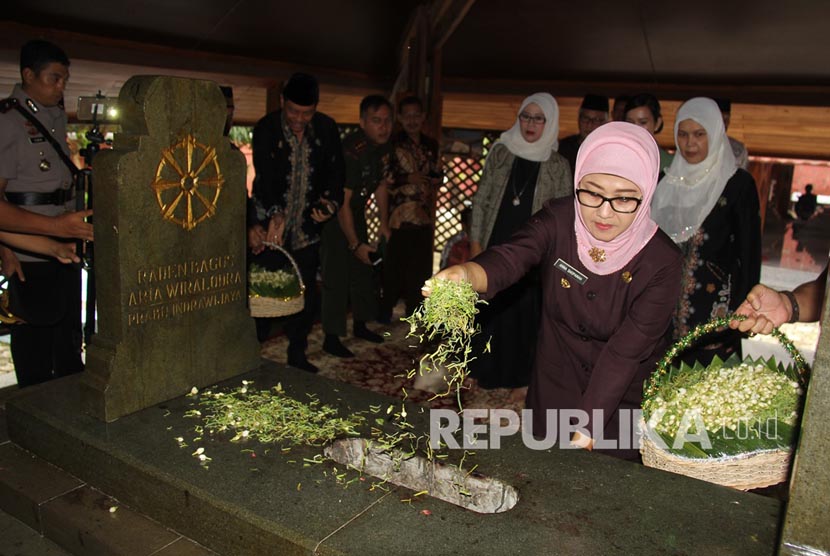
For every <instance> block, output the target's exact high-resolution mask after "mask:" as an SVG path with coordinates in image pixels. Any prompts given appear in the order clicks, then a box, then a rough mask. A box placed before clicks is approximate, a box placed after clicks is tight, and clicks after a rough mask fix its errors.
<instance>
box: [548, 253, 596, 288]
mask: <svg viewBox="0 0 830 556" xmlns="http://www.w3.org/2000/svg"><path fill="white" fill-rule="evenodd" d="M553 266H554V268H556V269H557V270H561V271H562V272H564V273H565V274H566V275H567V276H568V277H569V278H572V279H574V280H576V281H577V283H578V284H579V285H580V286H582V285H585V282H587V281H588V277H587V276H585V275H584V274H582V273H581V272H579V271H578V270H577V269H575V268H574V267H572V266H571V265H569V264H568V263H566V262H565V261H563V260H562V259H556V262H555V263H553Z"/></svg>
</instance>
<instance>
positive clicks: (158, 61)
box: [0, 0, 830, 122]
mask: <svg viewBox="0 0 830 556" xmlns="http://www.w3.org/2000/svg"><path fill="white" fill-rule="evenodd" d="M468 1H469V0H468ZM448 2H449V3H452V2H455V3H456V4H458V3H463V2H461V0H432V1H431V2H427V0H348V1H347V0H305V1H293V2H286V1H283V0H274V1H269V0H198V1H197V0H191V1H175V2H174V1H170V0H110V1H107V2H93V3H88V4H82V3H78V2H67V1H66V0H26V1H15V2H8V4H9V6H7V7H6V13H5V14H4V17H5V19H4V20H2V21H0V90H2V91H3V92H5V91H8V90H9V89H10V88H11V85H12V84H13V83H15V82H17V81H18V80H19V77H18V68H17V56H18V50H19V47H20V45H21V44H22V42H24V41H25V40H27V39H29V38H33V37H37V36H41V37H44V38H48V39H51V40H54V41H55V42H57V43H59V44H61V45H62V46H63V47H64V48H65V49H66V51H67V52H68V53H69V55H70V57H71V58H72V60H73V65H72V68H71V69H72V82H71V90H70V91H69V95H68V96H70V95H72V96H74V95H80V94H93V93H95V92H96V91H97V90H98V89H101V90H103V91H104V93H105V94H109V95H113V94H117V91H118V89H119V88H120V85H121V84H123V82H124V80H126V79H127V78H128V77H129V76H130V75H133V74H135V73H150V72H155V73H168V74H176V75H183V76H189V77H205V78H209V79H214V80H216V81H218V82H221V83H224V84H231V85H234V87H235V89H236V90H237V91H238V95H239V98H238V99H237V108H238V110H237V113H238V118H239V120H240V121H243V122H250V121H252V120H255V119H256V118H257V117H258V116H259V115H261V114H262V113H263V110H264V104H265V100H264V98H263V97H264V94H263V91H264V90H267V89H268V88H269V87H271V86H273V85H275V84H277V83H279V82H280V81H281V80H282V79H284V78H285V77H287V75H289V74H290V73H291V72H292V71H295V70H297V69H300V68H302V69H305V70H307V71H310V72H313V73H315V74H316V75H318V77H320V79H321V81H322V82H323V83H324V84H325V88H326V89H327V90H332V91H347V92H348V91H352V93H353V95H352V96H359V95H360V94H363V93H365V92H366V91H369V90H374V91H387V92H388V91H389V90H391V88H392V84H393V83H394V81H395V78H396V76H397V74H398V71H399V67H398V61H399V59H400V49H401V44H402V37H403V35H404V33H405V31H406V29H407V25H408V22H409V21H410V19H411V17H412V15H413V13H414V11H415V10H416V8H417V7H418V6H419V5H420V4H428V5H429V6H430V7H434V6H435V5H436V4H440V3H444V4H446V3H448ZM828 21H830V2H826V1H824V0H792V1H787V2H782V1H781V0H729V1H724V0H694V1H692V2H679V1H675V0H662V1H660V0H615V1H612V0H582V1H580V0H576V1H575V0H475V1H474V2H472V6H471V7H470V9H469V11H468V12H467V13H466V15H465V16H464V18H463V19H462V20H461V22H460V24H459V25H458V26H457V28H455V30H454V32H453V33H452V35H450V37H449V39H448V40H447V41H446V43H445V45H444V48H443V62H442V63H443V72H442V75H443V79H442V88H443V90H444V91H447V92H474V93H477V94H480V93H489V94H511V93H522V94H526V93H527V91H529V90H537V89H544V90H549V91H551V92H552V93H553V94H554V95H556V96H557V97H566V96H571V97H577V96H581V95H582V94H584V93H585V92H597V93H601V94H607V95H609V96H614V95H616V94H618V93H624V92H639V91H642V90H649V91H652V92H654V93H656V94H658V95H659V96H660V97H661V98H666V99H675V100H680V99H684V98H688V97H690V96H694V95H700V94H705V95H709V96H729V97H731V98H732V99H733V101H735V102H745V103H760V104H782V105H814V106H828V105H830V63H828V62H827V60H828V58H830V33H828V32H827V30H826V28H825V27H826V25H827V22H828ZM70 102H71V100H70ZM349 102H352V99H351V97H349ZM68 107H69V105H68Z"/></svg>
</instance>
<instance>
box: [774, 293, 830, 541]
mask: <svg viewBox="0 0 830 556" xmlns="http://www.w3.org/2000/svg"><path fill="white" fill-rule="evenodd" d="M825 291H826V292H830V289H828V288H827V287H825ZM828 327H830V296H829V295H825V296H824V305H823V309H822V313H821V334H820V335H819V340H818V346H817V348H816V361H815V363H814V364H813V372H812V375H811V376H810V385H809V387H808V389H807V397H806V400H805V402H804V412H803V417H802V418H801V433H800V436H801V438H800V439H799V442H798V447H797V449H796V452H795V458H794V462H793V471H792V477H791V479H790V499H789V503H788V505H787V514H786V516H785V518H784V527H783V531H782V535H781V543H780V546H779V552H778V554H779V555H780V556H827V555H828V554H830V528H828V526H827V525H828V523H830V507H828V503H827V500H828V498H830V435H828V423H830V335H828V334H827V331H828V330H830V328H828Z"/></svg>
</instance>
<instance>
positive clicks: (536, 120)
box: [519, 112, 547, 125]
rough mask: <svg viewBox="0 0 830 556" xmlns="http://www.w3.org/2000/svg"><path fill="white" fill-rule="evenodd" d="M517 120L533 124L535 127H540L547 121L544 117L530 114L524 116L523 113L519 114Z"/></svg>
mask: <svg viewBox="0 0 830 556" xmlns="http://www.w3.org/2000/svg"><path fill="white" fill-rule="evenodd" d="M519 119H520V120H521V121H523V122H524V123H526V124H529V123H531V122H533V123H534V124H536V125H542V124H544V123H545V122H546V121H547V120H546V119H545V117H544V116H531V115H530V114H525V113H524V112H522V113H521V114H519Z"/></svg>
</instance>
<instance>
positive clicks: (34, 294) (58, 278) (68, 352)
mask: <svg viewBox="0 0 830 556" xmlns="http://www.w3.org/2000/svg"><path fill="white" fill-rule="evenodd" d="M20 264H21V267H22V268H23V273H24V275H25V276H26V281H25V282H21V281H20V279H19V278H18V277H17V276H14V277H13V278H12V279H11V280H10V281H9V288H10V290H9V294H10V296H11V298H10V303H11V308H12V310H13V312H14V313H15V314H17V315H20V316H21V317H22V318H24V319H25V320H26V323H25V324H17V325H14V326H12V328H11V352H12V360H13V361H14V372H15V374H16V375H17V383H18V385H20V387H21V388H23V387H26V386H31V385H34V384H39V383H41V382H46V381H47V380H51V379H53V378H58V377H61V376H66V375H70V374H73V373H79V372H81V371H83V370H84V364H83V361H82V360H81V341H82V335H81V270H80V268H78V267H77V266H75V265H65V264H61V263H59V262H57V261H47V262H37V263H35V262H22V263H20Z"/></svg>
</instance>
